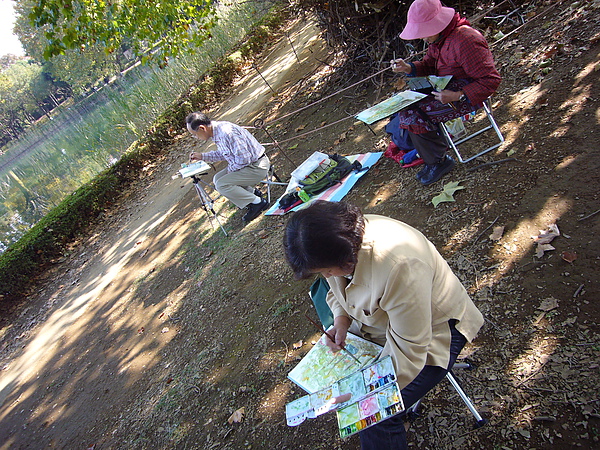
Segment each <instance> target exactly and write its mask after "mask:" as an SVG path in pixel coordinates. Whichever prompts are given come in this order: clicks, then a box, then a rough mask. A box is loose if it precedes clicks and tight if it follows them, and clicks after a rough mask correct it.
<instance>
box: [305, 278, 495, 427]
mask: <svg viewBox="0 0 600 450" xmlns="http://www.w3.org/2000/svg"><path fill="white" fill-rule="evenodd" d="M328 291H329V283H327V280H326V279H325V278H323V277H318V278H317V279H316V280H315V282H314V283H313V284H312V285H311V287H310V291H309V296H310V298H311V300H312V302H313V304H314V306H315V309H316V310H317V315H318V316H319V320H320V321H321V324H322V325H323V329H324V330H326V329H327V328H329V327H330V326H331V325H333V314H332V312H331V309H329V305H327V302H326V301H325V298H326V297H327V292H328ZM459 368H463V369H473V368H474V367H473V366H472V365H471V364H470V363H467V362H463V363H455V364H454V366H453V367H452V369H450V371H448V373H447V374H446V378H447V379H448V381H449V382H450V384H451V385H452V387H453V388H454V389H455V390H456V392H457V393H458V395H459V396H460V398H461V399H462V401H463V402H465V405H467V408H469V411H471V413H472V414H473V416H475V420H476V424H475V427H476V428H480V427H482V426H484V425H485V424H486V423H487V419H484V418H483V417H481V415H480V414H479V412H478V411H477V409H476V408H475V405H473V402H472V401H471V399H470V398H469V397H468V395H467V394H466V393H465V391H463V389H462V388H461V387H460V384H458V381H456V378H454V374H453V373H452V370H453V369H459ZM420 404H421V400H418V401H417V402H416V403H415V404H414V405H412V406H410V407H408V408H406V414H407V416H408V417H409V418H410V417H411V416H412V417H415V416H416V415H417V409H418V407H419V405H420Z"/></svg>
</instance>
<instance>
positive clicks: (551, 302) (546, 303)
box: [538, 297, 558, 311]
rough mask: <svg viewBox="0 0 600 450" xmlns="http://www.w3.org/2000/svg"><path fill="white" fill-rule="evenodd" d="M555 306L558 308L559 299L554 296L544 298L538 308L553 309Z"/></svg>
mask: <svg viewBox="0 0 600 450" xmlns="http://www.w3.org/2000/svg"><path fill="white" fill-rule="evenodd" d="M555 308H558V300H557V299H555V298H554V297H548V298H547V299H545V300H542V303H541V304H540V306H538V309H541V310H542V311H552V310H553V309H555Z"/></svg>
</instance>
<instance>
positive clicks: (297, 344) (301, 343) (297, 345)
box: [292, 339, 304, 350]
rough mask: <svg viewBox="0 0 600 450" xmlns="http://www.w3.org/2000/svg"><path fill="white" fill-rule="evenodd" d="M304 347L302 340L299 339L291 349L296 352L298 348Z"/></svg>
mask: <svg viewBox="0 0 600 450" xmlns="http://www.w3.org/2000/svg"><path fill="white" fill-rule="evenodd" d="M303 345H304V342H302V339H300V340H299V341H298V342H295V343H294V344H293V345H292V347H293V348H294V350H298V349H299V348H300V347H302V346H303Z"/></svg>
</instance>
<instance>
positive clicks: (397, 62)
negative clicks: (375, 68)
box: [390, 59, 412, 73]
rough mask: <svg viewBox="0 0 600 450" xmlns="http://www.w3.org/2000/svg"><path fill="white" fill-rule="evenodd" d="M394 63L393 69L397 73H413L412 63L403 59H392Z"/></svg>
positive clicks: (392, 63)
mask: <svg viewBox="0 0 600 450" xmlns="http://www.w3.org/2000/svg"><path fill="white" fill-rule="evenodd" d="M390 64H391V65H392V71H393V72H396V73H399V72H400V73H411V72H412V67H411V65H410V64H408V63H407V62H405V61H404V60H403V59H392V60H391V61H390Z"/></svg>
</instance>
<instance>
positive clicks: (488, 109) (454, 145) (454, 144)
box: [440, 98, 504, 163]
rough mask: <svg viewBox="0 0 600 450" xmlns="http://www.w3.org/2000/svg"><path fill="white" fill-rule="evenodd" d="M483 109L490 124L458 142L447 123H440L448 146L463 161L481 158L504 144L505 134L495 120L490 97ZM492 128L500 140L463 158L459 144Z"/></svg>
mask: <svg viewBox="0 0 600 450" xmlns="http://www.w3.org/2000/svg"><path fill="white" fill-rule="evenodd" d="M483 111H484V112H485V115H486V117H487V119H488V120H489V122H490V124H489V125H488V126H486V127H484V128H482V129H480V130H478V131H474V132H472V133H470V134H468V135H467V136H465V137H463V138H461V139H459V140H457V141H456V142H454V139H453V138H452V135H451V133H450V131H449V130H448V126H447V125H446V124H445V123H440V129H441V131H442V134H443V135H444V137H445V138H446V141H447V142H448V146H449V147H451V148H452V150H454V153H455V154H456V157H457V158H458V160H459V161H460V162H461V163H466V162H469V161H471V160H473V159H475V158H479V157H480V156H482V155H485V154H486V153H488V152H490V151H492V150H494V149H496V148H498V147H500V145H502V143H503V142H504V136H502V133H501V131H500V128H498V125H497V124H496V121H495V120H494V116H493V114H492V104H491V102H490V99H489V98H488V99H486V100H485V101H484V102H483ZM492 129H493V130H494V131H495V132H496V135H497V137H498V139H499V141H500V142H498V143H497V144H494V145H492V146H490V147H488V148H486V149H484V150H482V151H480V152H479V153H477V154H476V155H473V156H471V157H469V158H466V159H465V158H463V156H462V155H461V154H460V152H459V150H458V146H459V145H460V144H462V143H464V142H466V141H468V140H471V139H473V138H474V137H476V136H479V135H480V134H482V133H485V132H486V131H488V130H492Z"/></svg>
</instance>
